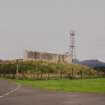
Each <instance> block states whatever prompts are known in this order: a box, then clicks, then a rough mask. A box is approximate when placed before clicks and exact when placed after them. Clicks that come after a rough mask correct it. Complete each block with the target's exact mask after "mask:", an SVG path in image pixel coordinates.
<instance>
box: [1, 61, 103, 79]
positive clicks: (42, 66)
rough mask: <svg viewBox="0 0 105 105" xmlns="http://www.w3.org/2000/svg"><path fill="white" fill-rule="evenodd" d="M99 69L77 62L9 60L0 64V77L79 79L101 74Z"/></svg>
mask: <svg viewBox="0 0 105 105" xmlns="http://www.w3.org/2000/svg"><path fill="white" fill-rule="evenodd" d="M103 75H104V73H103V72H102V71H101V72H99V71H96V70H93V69H91V68H89V67H86V66H83V65H79V64H60V63H57V64H55V63H48V62H42V61H22V62H18V63H17V62H15V61H11V62H8V63H1V64H0V77H7V78H18V79H39V80H40V79H46V80H48V79H79V78H94V77H99V76H103Z"/></svg>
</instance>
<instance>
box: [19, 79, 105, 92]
mask: <svg viewBox="0 0 105 105" xmlns="http://www.w3.org/2000/svg"><path fill="white" fill-rule="evenodd" d="M17 83H21V84H23V85H27V86H32V87H35V88H41V89H46V90H53V91H64V92H89V93H90V92H91V93H105V78H100V79H82V80H47V81H46V80H36V81H30V80H17Z"/></svg>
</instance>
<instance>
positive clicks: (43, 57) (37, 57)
mask: <svg viewBox="0 0 105 105" xmlns="http://www.w3.org/2000/svg"><path fill="white" fill-rule="evenodd" d="M24 59H25V60H34V61H46V62H52V63H71V62H72V60H71V57H70V56H69V55H66V54H53V53H47V52H37V51H25V58H24Z"/></svg>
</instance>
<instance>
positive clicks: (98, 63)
mask: <svg viewBox="0 0 105 105" xmlns="http://www.w3.org/2000/svg"><path fill="white" fill-rule="evenodd" d="M78 63H79V64H83V65H86V66H89V67H92V68H95V67H105V63H104V62H102V61H99V60H84V61H79V62H78Z"/></svg>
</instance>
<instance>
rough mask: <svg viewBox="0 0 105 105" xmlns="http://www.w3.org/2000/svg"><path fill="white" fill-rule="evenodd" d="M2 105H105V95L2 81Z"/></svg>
mask: <svg viewBox="0 0 105 105" xmlns="http://www.w3.org/2000/svg"><path fill="white" fill-rule="evenodd" d="M12 90H13V91H12ZM6 93H8V94H6ZM0 105H105V94H90V93H64V92H51V91H47V90H41V89H34V88H31V87H24V86H18V85H16V84H15V83H13V82H11V81H9V80H3V79H1V80H0Z"/></svg>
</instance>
